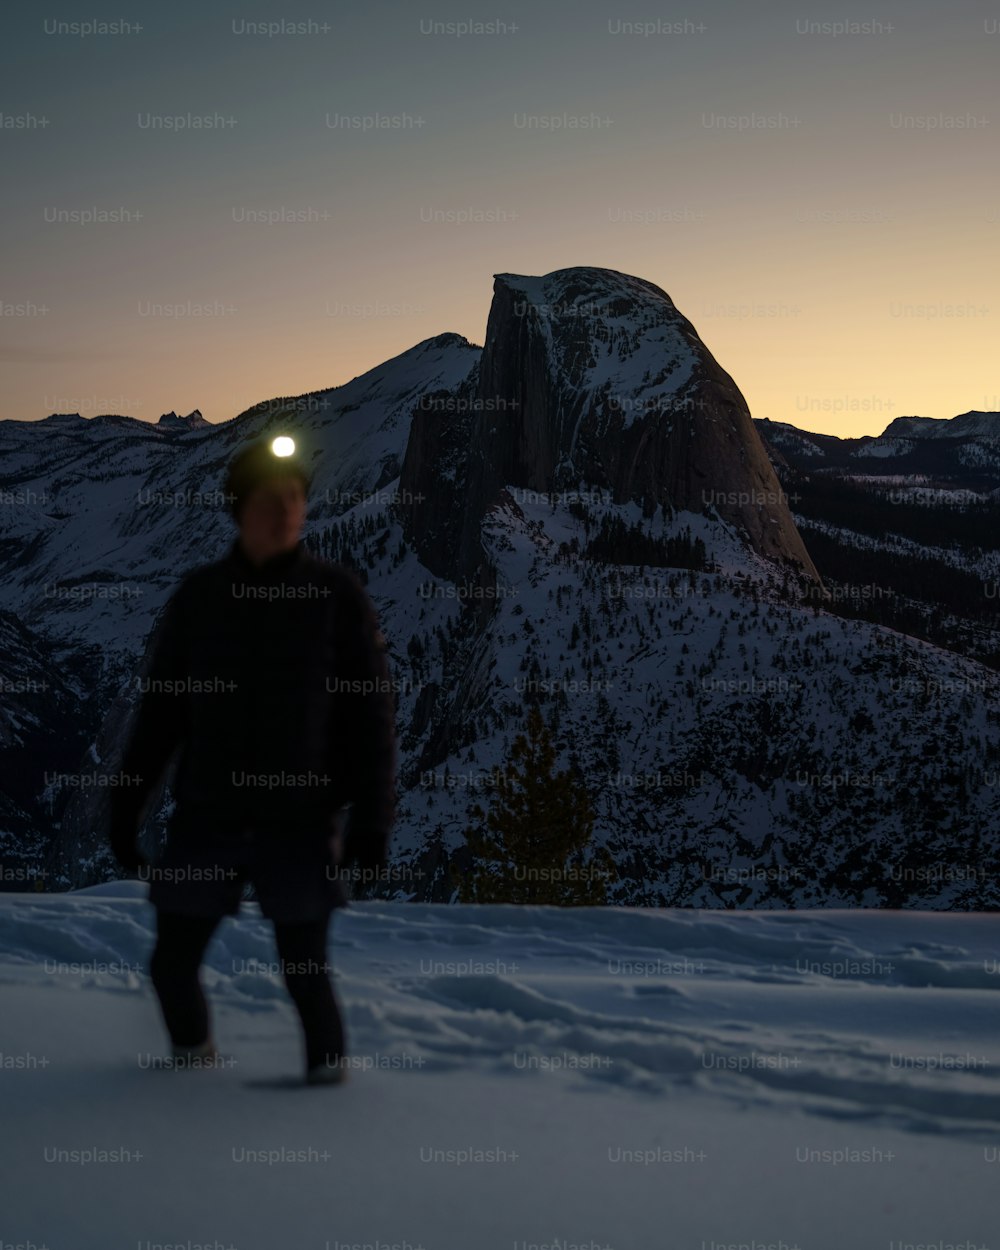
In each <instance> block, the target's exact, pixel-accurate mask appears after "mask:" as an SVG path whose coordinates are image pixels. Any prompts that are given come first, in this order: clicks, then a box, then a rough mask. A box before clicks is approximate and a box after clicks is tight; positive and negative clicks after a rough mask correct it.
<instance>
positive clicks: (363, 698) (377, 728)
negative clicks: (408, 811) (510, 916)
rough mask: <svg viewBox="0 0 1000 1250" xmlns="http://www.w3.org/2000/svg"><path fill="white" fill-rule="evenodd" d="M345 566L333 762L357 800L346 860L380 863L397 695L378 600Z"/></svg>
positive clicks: (390, 810)
mask: <svg viewBox="0 0 1000 1250" xmlns="http://www.w3.org/2000/svg"><path fill="white" fill-rule="evenodd" d="M342 567H343V566H342ZM343 571H344V574H345V576H344V577H343V579H342V582H341V588H340V593H339V596H338V603H337V609H336V621H337V625H336V627H335V632H336V638H335V657H336V658H335V674H334V675H335V678H336V684H335V686H334V689H335V691H336V695H335V698H334V702H333V709H332V715H333V724H332V734H331V738H332V741H331V748H332V750H333V759H334V767H335V769H336V771H337V772H339V774H340V775H341V776H342V777H343V778H344V781H345V783H346V786H347V790H348V795H347V797H348V799H349V800H351V801H352V803H353V805H352V807H351V812H350V817H349V821H348V825H347V829H346V831H345V838H344V859H343V862H344V864H348V863H350V862H352V861H356V862H357V863H358V864H359V865H360V866H361V867H363V868H376V867H379V866H381V865H383V864H385V863H386V862H387V860H388V856H389V840H390V837H391V835H392V826H393V823H394V821H395V815H396V726H395V700H394V699H393V692H392V688H391V684H390V677H389V664H388V657H387V654H386V651H387V647H386V642H385V638H384V637H383V635H382V632H381V630H380V629H379V625H378V618H377V616H376V613H375V607H374V605H373V604H372V601H371V599H370V597H369V595H368V592H367V591H366V590H365V588H364V586H363V584H362V583H361V580H360V579H359V578H358V576H357V575H356V574H355V573H354V572H353V570H351V569H349V568H343Z"/></svg>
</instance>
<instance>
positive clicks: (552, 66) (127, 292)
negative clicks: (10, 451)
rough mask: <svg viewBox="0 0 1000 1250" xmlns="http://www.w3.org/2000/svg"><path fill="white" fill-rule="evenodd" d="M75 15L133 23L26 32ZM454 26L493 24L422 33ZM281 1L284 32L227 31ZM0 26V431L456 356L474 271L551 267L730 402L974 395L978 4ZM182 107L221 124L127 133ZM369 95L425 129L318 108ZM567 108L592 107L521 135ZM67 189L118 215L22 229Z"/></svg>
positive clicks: (990, 136) (981, 242) (785, 415)
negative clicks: (649, 290) (675, 326)
mask: <svg viewBox="0 0 1000 1250" xmlns="http://www.w3.org/2000/svg"><path fill="white" fill-rule="evenodd" d="M92 18H97V19H99V20H114V19H123V20H125V21H129V22H132V23H134V24H139V25H141V26H142V30H141V31H134V32H132V33H128V34H117V35H115V34H94V35H83V36H80V35H76V34H65V33H54V34H53V33H47V32H48V29H51V28H52V26H53V24H54V23H56V22H59V21H62V22H74V21H77V22H78V21H85V20H88V19H92ZM470 19H471V20H475V21H491V20H492V21H497V22H501V23H506V24H507V27H508V30H507V32H506V33H494V34H488V33H484V34H467V35H456V34H450V33H424V31H425V30H426V28H427V26H428V25H429V23H431V22H437V23H447V22H461V21H463V20H464V21H468V20H470ZM281 21H284V22H285V23H289V22H303V23H310V22H311V23H312V33H307V34H276V35H273V36H268V35H261V34H251V33H240V32H244V31H245V24H249V23H253V22H263V23H266V22H281ZM807 21H811V22H814V23H816V22H824V21H826V22H844V21H852V22H862V23H863V22H868V23H876V24H881V26H882V29H881V30H875V31H870V32H869V33H844V34H835V33H815V32H814V31H810V32H807V33H803V31H802V29H801V27H802V26H803V25H804V23H805V22H807ZM627 22H632V23H650V24H652V25H653V27H655V26H656V24H657V23H659V24H660V27H661V28H662V27H665V26H668V24H669V23H678V24H680V29H679V30H678V29H677V28H676V27H675V28H674V29H673V30H672V31H670V30H669V27H668V29H653V30H651V31H650V33H648V34H636V33H625V32H624V31H622V30H621V29H620V24H621V23H627ZM324 25H326V26H328V27H329V29H327V30H326V31H324V30H323V29H322V27H323V26H324ZM889 25H891V27H892V29H891V30H888V29H885V28H886V27H887V26H889ZM512 26H516V30H511V29H510V27H512ZM699 26H703V27H704V29H701V30H700V29H697V27H699ZM4 34H5V39H4V50H3V52H2V53H0V70H2V86H0V113H2V114H3V118H2V122H3V124H2V126H0V168H2V170H3V183H4V194H3V197H2V199H0V219H2V223H3V239H4V252H5V259H4V263H3V266H2V268H0V275H2V276H0V310H2V314H3V315H2V317H0V368H2V370H3V386H2V391H0V394H2V407H0V417H13V418H18V419H38V418H41V417H43V416H45V415H47V414H48V413H49V412H53V411H79V412H81V413H83V415H85V416H93V415H95V414H96V413H98V412H106V411H112V412H124V413H128V414H130V415H132V416H136V417H141V418H143V419H146V420H153V421H155V420H156V419H157V418H158V417H159V415H160V414H161V413H162V412H166V411H168V410H170V409H174V410H176V411H177V412H181V413H185V412H188V411H190V410H191V409H193V408H196V407H197V408H200V409H201V411H202V412H203V413H204V415H205V416H206V417H207V418H208V419H209V420H210V421H225V420H228V419H230V418H231V417H233V416H235V415H236V414H237V413H238V412H240V411H242V410H243V409H245V408H247V407H249V406H250V405H252V404H254V403H256V402H258V401H260V400H264V399H268V398H271V397H273V396H277V395H295V394H301V393H303V392H305V391H311V390H316V389H319V388H321V387H325V386H333V385H336V384H338V383H341V382H344V381H347V380H348V379H350V378H352V377H354V376H356V375H357V374H360V373H363V372H364V371H365V370H367V369H369V368H371V367H372V366H373V365H376V364H378V363H380V362H381V361H383V360H386V359H388V358H389V357H391V356H394V355H396V354H398V353H399V352H401V351H404V350H406V349H407V348H408V347H411V346H412V345H413V344H415V343H417V342H419V341H421V340H422V339H425V338H428V337H430V336H431V335H434V334H439V333H441V332H442V331H445V330H452V331H457V332H458V333H461V334H464V335H466V336H467V337H468V338H469V339H471V340H472V341H473V342H476V343H482V341H483V335H484V332H485V327H486V318H487V314H488V311H489V305H490V299H491V296H492V281H493V280H492V275H493V274H494V273H502V272H513V273H527V274H542V273H547V272H549V271H550V270H553V269H560V268H563V267H565V266H569V265H598V266H605V267H608V268H611V269H619V270H622V271H624V272H626V273H632V274H636V275H638V276H640V277H643V278H647V279H649V280H650V281H652V282H655V283H656V284H657V285H659V286H661V287H662V288H663V289H664V290H665V291H667V293H668V294H669V295H670V296H671V298H672V299H673V300H674V302H675V303H676V305H677V307H678V308H679V309H680V310H681V312H682V313H684V314H685V316H687V317H688V318H689V319H690V320H691V321H692V322H693V323H694V325H695V328H696V329H697V330H698V332H699V334H700V335H701V337H702V339H703V340H704V342H705V343H706V345H707V346H708V348H709V349H710V351H712V353H713V354H714V355H715V356H716V358H717V359H718V361H719V363H720V364H721V365H722V367H723V368H724V369H726V370H727V371H728V372H729V373H730V374H731V375H732V376H733V378H734V379H735V381H736V383H737V385H738V386H739V387H740V389H741V390H742V392H743V394H744V395H745V396H746V399H747V401H748V403H749V405H750V411H751V413H752V414H753V415H754V416H755V417H770V418H771V419H773V420H778V421H790V422H792V423H794V424H796V425H799V426H802V427H803V428H807V429H812V430H818V431H823V432H827V433H834V434H840V435H844V436H852V435H854V436H856V435H859V434H866V433H867V434H874V433H879V432H881V430H882V429H883V428H884V427H885V425H886V424H887V423H888V422H889V421H891V420H892V419H893V418H894V417H896V416H902V415H910V414H919V415H923V416H932V417H950V416H953V415H955V414H956V413H960V412H964V411H967V410H969V409H973V408H975V409H989V410H1000V376H998V373H997V368H996V358H997V322H998V318H1000V296H998V289H1000V288H998V277H1000V247H998V240H1000V196H998V192H997V169H998V168H1000V160H998V156H1000V153H998V139H1000V109H998V108H997V101H998V98H1000V94H998V86H997V84H998V83H1000V0H998V2H997V3H995V4H986V5H982V4H979V3H970V2H967V0H962V2H960V3H955V4H949V5H944V4H941V3H935V4H929V3H926V2H920V3H912V2H908V3H905V4H903V3H891V4H885V5H867V4H866V5H857V4H850V5H847V6H845V5H843V4H839V5H831V6H829V7H828V8H827V9H825V10H822V11H821V10H819V9H813V8H812V7H811V6H808V5H798V4H790V3H785V2H780V3H772V4H768V5H767V6H764V8H763V10H761V9H759V8H757V7H756V6H749V5H745V4H732V5H723V4H716V3H710V4H697V5H691V6H689V7H687V8H684V7H680V8H675V9H672V10H667V9H664V8H662V7H659V6H656V5H652V4H648V3H639V4H634V5H626V6H625V7H624V8H622V7H619V6H618V5H612V4H598V3H590V2H589V0H584V2H582V3H555V4H544V5H538V4H531V5H528V4H521V3H519V4H513V5H504V4H499V5H497V6H496V7H491V8H489V9H484V8H483V7H481V6H476V5H473V4H468V3H464V4H437V3H435V4H430V5H427V6H422V5H421V6H413V5H407V4H402V3H378V2H377V0H376V2H375V3H371V4H367V5H365V6H362V7H359V8H356V9H355V8H348V7H347V6H345V5H338V6H330V5H325V4H323V3H322V0H316V2H315V3H310V2H309V0H295V2H294V3H292V4H281V5H278V4H274V5H267V4H259V3H258V4H242V5H221V4H218V3H217V0H209V3H207V4H199V5H192V4H190V2H189V0H181V3H179V4H177V5H171V6H166V5H152V4H138V5H135V4H128V3H125V4H122V5H120V6H117V7H115V8H107V7H105V6H102V5H100V4H95V5H92V6H90V5H88V6H81V5H76V6H72V7H71V6H65V5H59V4H53V5H45V6H42V7H39V6H37V5H31V4H28V3H23V4H15V5H14V6H13V7H12V8H9V9H8V10H7V14H6V21H5V30H4ZM188 114H191V115H197V116H205V115H215V114H218V115H220V116H221V117H222V118H224V119H229V118H235V119H236V125H235V126H229V125H226V126H222V127H217V128H214V129H202V130H193V129H188V130H185V131H176V130H174V131H171V130H166V129H154V128H152V126H151V125H149V124H142V123H146V122H148V121H149V120H150V119H151V118H153V117H164V116H166V117H177V116H182V117H186V116H187V115H188ZM374 114H381V115H383V116H400V115H408V116H409V118H411V119H414V120H416V119H422V122H423V124H422V125H416V124H412V125H407V126H406V127H405V128H398V129H391V130H386V129H373V130H369V131H368V132H367V133H365V132H362V131H359V130H356V129H350V130H346V129H344V128H343V127H342V126H340V127H335V126H333V125H331V124H328V123H330V122H332V121H334V120H335V119H336V117H337V115H346V116H350V117H355V118H361V117H366V116H367V117H371V116H372V115H374ZM564 114H565V115H567V117H572V118H581V117H589V118H596V119H597V120H598V122H599V124H597V125H595V126H593V127H592V128H574V129H569V128H563V129H559V130H556V129H538V128H529V127H528V126H526V125H525V124H523V123H524V122H525V121H526V120H527V119H528V118H538V117H553V116H555V117H559V118H562V116H563V115H564ZM720 117H721V118H722V119H725V120H723V121H720V120H719V119H720ZM25 118H27V119H29V120H30V119H31V118H34V119H47V120H48V125H45V126H43V125H37V126H34V127H27V128H17V127H16V126H12V122H14V121H17V119H22V120H23V119H25ZM740 118H742V119H744V120H743V121H742V122H740V121H739V120H738V119H740ZM605 119H610V121H609V122H608V121H606V120H605ZM754 119H757V122H758V124H754ZM761 119H763V120H764V121H765V122H766V123H767V124H766V125H761V124H759V123H760V120H761ZM958 122H964V123H965V124H964V125H958V124H956V123H958ZM536 125H537V123H536ZM740 125H742V126H743V129H739V126H740ZM92 209H97V210H103V211H108V210H113V211H114V210H125V213H123V214H122V216H124V215H125V214H130V215H131V216H132V219H131V220H122V221H113V220H112V221H100V222H93V223H88V224H79V223H78V221H76V220H72V219H71V220H68V221H67V220H55V221H53V220H47V218H51V217H53V216H57V215H61V216H62V217H63V218H65V217H66V215H67V214H69V215H72V214H77V215H79V214H81V213H85V212H87V211H88V210H92ZM267 212H270V213H272V214H273V215H276V216H282V215H283V216H285V217H286V218H287V217H292V218H293V220H274V221H272V222H270V223H269V222H267V221H266V220H259V219H258V220H254V219H253V216H254V214H256V215H258V217H259V216H260V215H261V214H265V213H267ZM139 213H141V214H142V216H141V219H136V217H135V215H136V214H139ZM448 213H451V214H452V215H453V217H454V216H456V215H462V214H463V213H464V214H467V215H472V216H482V215H486V217H487V219H486V220H473V221H464V222H463V221H458V220H449V219H447V218H444V219H442V214H448ZM297 216H298V217H305V218H306V220H295V219H294V218H295V217H297ZM246 218H250V219H249V220H246ZM427 218H431V220H427ZM490 218H493V219H492V220H491V219H490ZM198 308H200V309H202V311H203V314H204V315H194V310H195V309H198ZM171 312H172V313H174V314H177V313H180V314H181V315H168V314H169V313H171Z"/></svg>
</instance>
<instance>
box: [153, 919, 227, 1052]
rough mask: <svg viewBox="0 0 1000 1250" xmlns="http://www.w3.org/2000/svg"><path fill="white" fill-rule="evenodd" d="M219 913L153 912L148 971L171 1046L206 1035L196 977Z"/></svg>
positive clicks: (194, 1041)
mask: <svg viewBox="0 0 1000 1250" xmlns="http://www.w3.org/2000/svg"><path fill="white" fill-rule="evenodd" d="M221 920H222V916H182V915H180V914H178V913H175V912H168V911H160V910H159V909H158V910H157V912H156V933H157V937H156V947H155V949H154V950H153V954H152V958H151V959H150V961H149V975H150V979H151V980H152V982H153V988H154V989H155V990H156V996H157V998H158V1000H159V1003H160V1012H161V1013H162V1015H163V1023H164V1024H165V1025H166V1027H167V1032H168V1033H169V1034H170V1040H171V1041H172V1042H173V1043H174V1045H175V1046H199V1045H201V1043H202V1042H204V1041H205V1040H206V1038H207V1037H208V1035H209V1016H208V1004H207V1003H206V1002H205V995H204V993H203V991H202V988H201V983H200V981H199V980H198V969H199V968H200V966H201V961H202V958H203V957H204V954H205V950H206V948H207V946H208V943H209V941H210V940H211V937H212V934H213V933H214V932H215V930H216V928H217V927H218V925H219V922H220V921H221Z"/></svg>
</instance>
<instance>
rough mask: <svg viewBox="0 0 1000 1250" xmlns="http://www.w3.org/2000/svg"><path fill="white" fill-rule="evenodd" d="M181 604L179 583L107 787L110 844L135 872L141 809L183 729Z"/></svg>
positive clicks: (156, 633) (184, 668) (166, 610)
mask: <svg viewBox="0 0 1000 1250" xmlns="http://www.w3.org/2000/svg"><path fill="white" fill-rule="evenodd" d="M184 603H185V595H184V584H183V583H182V585H181V587H180V588H179V589H178V590H177V591H176V592H175V593H174V595H173V596H172V598H171V599H170V600H169V601H168V602H167V605H166V607H165V608H164V609H163V612H162V613H161V615H160V618H159V621H158V622H157V626H156V629H155V631H154V636H153V642H152V645H151V656H150V660H149V664H148V666H147V671H146V680H147V683H148V684H147V685H146V688H145V689H144V690H143V692H142V694H141V696H140V700H139V707H138V711H137V712H136V715H135V719H134V721H133V722H132V729H131V732H130V735H129V739H128V742H127V744H126V746H125V749H124V751H123V753H122V759H121V768H120V771H119V775H118V781H119V784H118V785H117V786H115V787H113V788H112V790H111V820H110V839H109V840H110V843H111V849H112V850H113V852H114V854H115V858H116V859H117V860H118V862H119V863H120V864H121V866H122V867H123V868H127V869H131V870H133V871H134V870H135V869H136V868H138V867H139V865H140V864H141V863H143V862H144V858H143V857H142V856H141V855H140V854H139V853H138V851H137V849H136V836H137V834H138V831H139V823H140V817H141V816H142V812H143V808H144V807H145V805H146V802H147V800H148V799H149V796H150V793H151V792H152V790H153V789H154V788H155V787H156V784H157V782H158V781H159V780H160V777H161V775H162V773H163V770H164V768H165V767H166V765H167V763H168V761H169V760H170V757H171V755H172V754H173V752H174V750H175V748H176V747H177V745H178V743H179V742H180V741H181V739H182V738H183V736H184V732H185V709H186V702H187V699H186V694H184V693H183V691H184V680H183V679H184V677H185V676H186V672H187V663H186V656H185V652H184V635H183V625H182V618H183V612H184Z"/></svg>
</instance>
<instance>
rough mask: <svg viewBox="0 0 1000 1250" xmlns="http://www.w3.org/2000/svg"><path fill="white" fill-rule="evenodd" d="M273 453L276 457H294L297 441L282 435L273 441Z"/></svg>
mask: <svg viewBox="0 0 1000 1250" xmlns="http://www.w3.org/2000/svg"><path fill="white" fill-rule="evenodd" d="M271 451H273V452H274V454H275V455H276V456H282V457H284V456H292V455H294V454H295V440H294V439H292V438H289V437H288V436H287V435H286V434H280V435H279V436H278V437H277V438H275V439H272V440H271Z"/></svg>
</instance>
